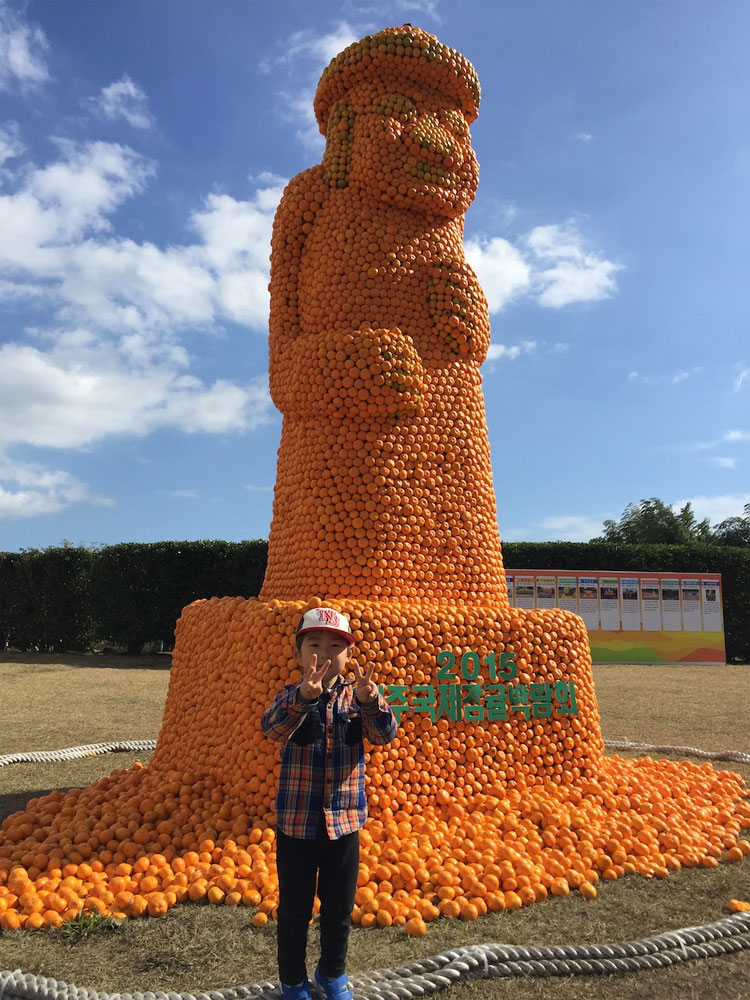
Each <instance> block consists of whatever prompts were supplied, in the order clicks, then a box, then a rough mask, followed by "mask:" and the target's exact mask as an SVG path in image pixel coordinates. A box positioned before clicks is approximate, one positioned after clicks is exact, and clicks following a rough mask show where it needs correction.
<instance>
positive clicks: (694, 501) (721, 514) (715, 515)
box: [672, 493, 750, 524]
mask: <svg viewBox="0 0 750 1000" xmlns="http://www.w3.org/2000/svg"><path fill="white" fill-rule="evenodd" d="M686 503H689V504H690V505H691V507H692V508H693V513H694V514H695V516H696V518H697V520H699V521H702V520H703V518H704V517H707V518H708V520H709V521H710V522H711V524H718V523H719V522H720V521H725V520H726V519H727V518H728V517H741V516H742V509H743V507H744V506H745V504H746V503H750V493H732V494H724V495H718V496H705V495H701V496H694V497H685V498H684V499H682V500H678V501H677V503H673V504H672V510H674V511H675V512H677V511H679V510H680V509H681V508H682V507H684V506H685V504H686Z"/></svg>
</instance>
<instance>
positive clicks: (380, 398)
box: [284, 327, 424, 419]
mask: <svg viewBox="0 0 750 1000" xmlns="http://www.w3.org/2000/svg"><path fill="white" fill-rule="evenodd" d="M291 351H292V357H291V358H290V365H291V367H292V368H293V369H294V383H293V384H294V386H295V393H294V399H293V400H292V401H290V404H289V405H288V406H287V408H286V409H285V410H284V412H285V413H286V414H289V415H291V414H293V415H295V416H311V415H314V416H316V417H319V416H321V415H324V414H325V415H329V416H338V417H341V416H346V417H347V418H348V419H356V418H357V417H359V418H362V419H365V418H372V417H382V416H384V415H392V416H401V417H405V416H409V415H413V414H415V413H418V412H420V410H421V407H422V400H423V393H424V368H423V367H422V361H421V359H420V357H419V354H418V353H417V349H416V347H415V346H414V342H413V341H412V339H411V337H409V336H407V335H406V334H403V333H402V332H401V331H400V330H399V329H398V328H396V329H392V330H373V329H371V328H370V327H366V328H363V329H360V330H356V331H354V332H352V333H345V332H343V331H339V330H334V331H331V332H330V333H329V334H315V335H310V334H307V335H305V336H302V337H298V338H297V339H296V340H295V341H294V343H293V344H292V346H291Z"/></svg>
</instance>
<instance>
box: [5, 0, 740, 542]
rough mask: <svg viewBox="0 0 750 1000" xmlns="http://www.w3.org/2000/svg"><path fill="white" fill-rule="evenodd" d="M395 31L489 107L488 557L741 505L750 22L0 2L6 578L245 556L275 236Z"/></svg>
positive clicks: (649, 9) (483, 135)
mask: <svg viewBox="0 0 750 1000" xmlns="http://www.w3.org/2000/svg"><path fill="white" fill-rule="evenodd" d="M405 21H409V22H411V23H413V24H417V25H419V26H420V27H423V28H425V29H427V30H428V31H432V32H434V33H435V34H437V35H438V37H439V38H440V40H441V41H443V42H445V43H447V44H449V45H451V46H453V47H454V48H457V49H458V50H459V51H460V52H462V53H463V54H464V55H465V56H467V57H468V58H469V59H470V60H471V61H472V62H473V64H474V65H475V67H476V69H477V71H478V74H479V78H480V81H481V84H482V94H483V97H482V106H481V108H480V117H479V119H478V120H477V122H476V123H475V124H474V125H473V126H472V134H473V138H474V145H475V148H476V150H477V153H478V157H479V162H480V165H481V172H480V187H479V194H478V196H477V198H476V201H475V202H474V205H473V206H472V208H471V209H470V211H469V213H468V215H467V218H466V250H467V256H468V259H469V261H470V262H471V263H472V264H473V266H474V268H475V270H476V271H477V273H478V274H479V277H480V279H481V281H482V283H483V285H484V288H485V291H486V293H487V297H488V299H489V302H490V308H491V320H492V347H491V350H490V357H489V358H488V361H487V362H486V364H485V366H484V369H483V373H484V388H485V398H486V408H487V421H488V428H489V436H490V445H491V450H492V459H493V470H494V477H495V487H496V494H497V503H498V519H499V524H500V532H501V535H502V537H503V538H505V539H508V540H548V539H558V538H560V539H572V540H585V539H588V538H590V537H592V536H593V535H595V534H597V533H598V532H599V530H600V528H601V524H602V521H603V520H604V518H607V517H617V516H619V514H620V513H621V512H622V510H623V508H624V507H625V505H626V504H627V503H629V502H631V501H637V500H639V499H641V498H643V497H651V496H658V497H660V498H661V499H663V500H665V501H667V502H670V503H676V504H682V503H684V502H685V501H686V500H691V501H692V502H693V505H694V507H695V510H696V513H697V514H698V515H699V516H700V517H704V516H707V517H709V519H710V520H711V521H712V523H715V522H717V521H720V520H722V519H723V518H725V517H728V516H732V515H735V514H739V513H741V510H742V506H743V504H744V503H747V502H750V476H748V468H749V467H750V346H749V345H750V338H749V337H748V322H749V320H748V316H750V281H749V280H748V259H749V257H750V255H749V254H748V245H747V244H748V238H747V220H748V218H750V212H749V211H748V209H749V208H750V206H749V205H748V201H749V194H748V193H749V192H750V120H749V118H748V111H747V94H748V92H750V61H749V60H748V58H747V38H748V31H749V29H750V4H748V3H746V2H744V0H736V2H732V0H714V2H712V3H706V2H705V0H696V2H692V0H682V2H680V0H645V2H643V0H585V2H581V0H549V2H538V0H508V2H503V0H486V2H482V0H475V2H472V0H465V2H461V0H450V2H449V0H411V2H403V3H392V2H389V0H381V2H379V3H377V4H375V3H367V2H361V3H358V2H354V0H343V2H341V0H339V2H338V3H329V2H327V0H316V2H315V3H310V2H309V0H278V2H277V3H267V2H266V0H263V2H260V0H257V2H256V0H189V2H184V0H106V2H105V0H96V2H95V0H28V2H20V0H0V550H5V551H13V550H16V549H19V548H31V547H45V546H47V545H56V544H59V543H60V542H61V541H62V540H63V539H67V540H69V541H71V542H72V543H73V544H94V545H102V544H112V543H116V542H121V541H158V540H162V539H198V538H225V539H230V540H239V539H242V538H265V537H267V534H268V528H269V524H270V519H271V504H272V497H273V483H274V478H275V458H276V448H277V447H278V441H279V435H280V430H281V421H280V416H279V414H278V413H277V412H276V411H275V409H274V408H273V405H272V404H271V402H270V398H269V396H268V389H267V311H268V299H267V290H266V285H267V281H268V253H269V239H270V232H271V225H272V219H273V213H274V210H275V207H276V204H277V203H278V199H279V197H280V194H281V191H282V189H283V186H284V184H285V183H286V181H287V180H288V179H289V178H291V177H292V176H294V175H295V174H296V173H298V172H299V171H300V170H302V169H304V168H305V167H307V166H310V165H311V164H313V163H316V162H319V161H320V157H321V153H322V148H323V140H322V138H321V137H320V135H319V134H318V133H317V129H316V127H315V124H314V120H313V116H312V94H313V92H314V88H315V84H316V82H317V79H318V77H319V75H320V72H321V71H322V69H323V68H324V66H325V65H326V64H327V62H328V61H329V59H330V58H331V57H332V56H333V55H335V54H336V53H337V52H338V51H340V50H341V49H342V48H343V47H344V46H345V45H347V44H348V43H349V42H351V41H353V40H355V39H357V38H359V37H362V36H363V35H365V34H367V33H369V32H371V31H373V30H376V29H378V28H381V27H384V26H385V25H387V24H401V23H403V22H405Z"/></svg>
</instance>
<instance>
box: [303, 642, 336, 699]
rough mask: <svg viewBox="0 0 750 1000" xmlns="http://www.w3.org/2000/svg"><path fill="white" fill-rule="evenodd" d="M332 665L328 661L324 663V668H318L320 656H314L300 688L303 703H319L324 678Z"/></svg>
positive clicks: (315, 654)
mask: <svg viewBox="0 0 750 1000" xmlns="http://www.w3.org/2000/svg"><path fill="white" fill-rule="evenodd" d="M330 665H331V661H330V659H328V660H324V661H323V666H322V667H318V655H317V653H314V654H313V657H312V660H311V661H310V666H309V667H308V668H307V670H306V671H305V676H304V677H303V678H302V683H301V684H300V686H299V696H300V698H302V699H303V701H317V700H318V698H320V696H321V694H322V693H323V678H324V677H325V674H326V670H328V668H329V667H330Z"/></svg>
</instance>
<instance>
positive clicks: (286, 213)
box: [274, 163, 330, 231]
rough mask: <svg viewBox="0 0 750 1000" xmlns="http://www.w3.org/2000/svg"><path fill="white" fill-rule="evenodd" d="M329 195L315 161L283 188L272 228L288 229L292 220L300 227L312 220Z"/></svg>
mask: <svg viewBox="0 0 750 1000" xmlns="http://www.w3.org/2000/svg"><path fill="white" fill-rule="evenodd" d="M329 195H330V188H329V187H328V185H327V184H326V183H325V181H324V180H323V166H322V164H320V163H317V164H316V165H315V166H314V167H308V168H307V170H303V171H301V172H300V173H299V174H297V175H296V176H295V177H292V179H291V180H290V181H289V183H288V184H287V186H286V187H285V188H284V193H283V194H282V196H281V201H280V202H279V207H278V209H277V210H276V218H275V219H274V229H275V230H276V231H279V230H282V229H288V228H289V227H290V226H292V225H293V224H294V222H296V223H297V225H298V226H299V227H300V228H301V227H302V226H303V225H304V223H305V222H312V221H313V220H314V218H315V215H316V213H317V212H318V210H319V209H320V208H321V206H322V205H323V204H324V203H325V202H326V200H327V199H328V197H329ZM308 216H310V217H309V218H308Z"/></svg>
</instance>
